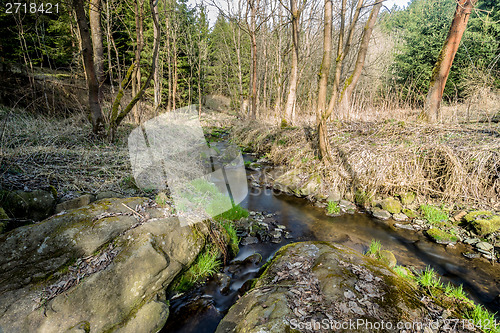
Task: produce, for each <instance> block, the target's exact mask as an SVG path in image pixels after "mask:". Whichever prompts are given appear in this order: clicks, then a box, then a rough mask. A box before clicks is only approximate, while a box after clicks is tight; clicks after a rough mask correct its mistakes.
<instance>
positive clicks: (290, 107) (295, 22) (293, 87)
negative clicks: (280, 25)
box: [285, 0, 301, 124]
mask: <svg viewBox="0 0 500 333" xmlns="http://www.w3.org/2000/svg"><path fill="white" fill-rule="evenodd" d="M290 13H291V16H292V68H291V73H290V83H289V88H288V96H287V99H286V106H285V120H286V122H287V123H288V124H293V121H294V119H293V114H294V109H295V107H296V103H297V87H298V84H299V28H300V27H299V22H300V14H301V12H300V11H299V9H298V7H297V0H290Z"/></svg>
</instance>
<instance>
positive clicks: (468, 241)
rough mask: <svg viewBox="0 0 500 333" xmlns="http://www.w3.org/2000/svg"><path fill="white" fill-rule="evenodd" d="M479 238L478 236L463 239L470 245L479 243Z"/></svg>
mask: <svg viewBox="0 0 500 333" xmlns="http://www.w3.org/2000/svg"><path fill="white" fill-rule="evenodd" d="M480 241H481V240H480V239H479V238H466V239H465V240H464V243H465V244H470V245H475V244H477V243H479V242H480Z"/></svg>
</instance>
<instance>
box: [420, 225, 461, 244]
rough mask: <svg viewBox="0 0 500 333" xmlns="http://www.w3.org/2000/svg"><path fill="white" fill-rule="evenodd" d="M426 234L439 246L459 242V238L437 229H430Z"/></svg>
mask: <svg viewBox="0 0 500 333" xmlns="http://www.w3.org/2000/svg"><path fill="white" fill-rule="evenodd" d="M425 234H426V235H427V236H428V237H429V238H430V239H432V240H433V241H434V242H436V243H438V244H445V245H448V244H455V243H456V242H457V241H458V237H457V236H455V235H452V234H450V233H448V232H446V231H443V230H440V229H437V228H430V229H429V230H426V231H425Z"/></svg>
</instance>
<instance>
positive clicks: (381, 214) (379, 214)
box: [372, 207, 391, 220]
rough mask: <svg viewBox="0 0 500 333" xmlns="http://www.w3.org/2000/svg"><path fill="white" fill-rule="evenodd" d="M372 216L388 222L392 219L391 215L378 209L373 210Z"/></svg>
mask: <svg viewBox="0 0 500 333" xmlns="http://www.w3.org/2000/svg"><path fill="white" fill-rule="evenodd" d="M372 215H373V216H374V217H376V218H378V219H381V220H388V219H389V218H390V217H391V213H389V212H388V211H386V210H383V209H382V208H378V207H373V208H372Z"/></svg>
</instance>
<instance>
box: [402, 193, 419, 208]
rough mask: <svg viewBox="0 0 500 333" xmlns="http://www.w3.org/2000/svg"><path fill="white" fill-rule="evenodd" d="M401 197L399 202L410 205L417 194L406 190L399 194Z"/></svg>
mask: <svg viewBox="0 0 500 333" xmlns="http://www.w3.org/2000/svg"><path fill="white" fill-rule="evenodd" d="M399 198H400V199H401V203H402V204H403V205H405V206H408V205H411V204H412V203H413V202H414V201H415V199H416V198H417V194H416V193H415V192H406V193H404V194H401V195H400V196H399Z"/></svg>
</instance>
